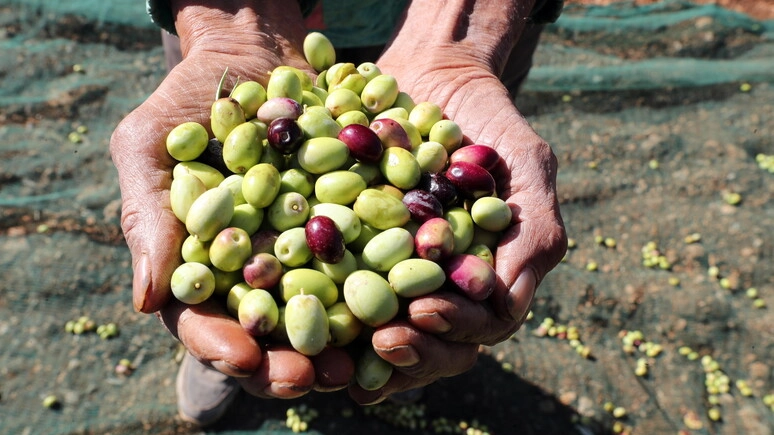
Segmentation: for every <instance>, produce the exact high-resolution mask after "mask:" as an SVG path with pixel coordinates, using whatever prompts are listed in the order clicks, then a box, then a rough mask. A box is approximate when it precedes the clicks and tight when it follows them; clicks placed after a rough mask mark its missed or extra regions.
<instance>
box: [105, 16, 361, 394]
mask: <svg viewBox="0 0 774 435" xmlns="http://www.w3.org/2000/svg"><path fill="white" fill-rule="evenodd" d="M183 3H184V2H183ZM190 3H191V5H188V6H179V7H178V11H177V19H176V26H177V31H178V34H179V35H180V38H181V45H182V50H183V54H184V60H183V61H182V62H181V63H180V64H179V65H178V66H177V67H175V68H174V69H173V70H172V71H171V72H170V73H169V75H168V76H167V77H166V79H165V80H164V81H163V82H162V83H161V85H160V86H159V87H158V89H157V90H156V91H155V92H153V94H152V95H151V96H150V97H149V98H148V99H147V100H146V101H145V102H144V103H143V104H142V105H141V106H140V107H138V108H137V109H136V110H134V111H133V112H132V113H131V114H129V115H128V116H127V117H126V118H125V119H124V120H123V121H122V122H121V123H120V125H119V126H118V127H117V128H116V130H115V132H114V134H113V137H112V138H111V144H110V149H111V155H112V158H113V162H114V164H115V166H116V168H117V169H118V175H119V184H120V188H121V195H122V200H123V210H122V221H121V225H122V228H123V230H124V235H125V237H126V241H127V244H128V246H129V249H130V251H131V254H132V266H133V269H134V282H133V302H134V307H135V309H136V310H137V311H141V312H144V313H157V315H158V316H159V318H160V319H161V321H162V323H163V324H164V325H165V327H166V328H167V329H168V330H169V331H170V332H171V333H172V334H173V335H174V336H175V337H176V338H178V339H179V340H180V341H181V342H182V343H183V345H185V347H186V348H187V349H188V351H189V352H190V353H191V354H192V355H193V356H194V357H196V358H197V359H199V360H200V361H202V362H204V363H205V364H208V365H211V366H213V367H214V368H216V369H218V370H220V371H221V372H223V373H225V374H228V375H231V376H235V377H238V378H239V380H240V382H241V383H242V385H243V387H244V388H245V390H247V391H248V392H250V393H251V394H254V395H256V396H261V397H280V398H291V397H297V396H300V395H302V394H304V393H306V392H308V391H310V390H311V389H313V388H317V389H323V390H326V389H336V388H343V387H344V386H346V384H347V382H348V381H349V378H350V376H351V367H352V361H351V360H350V359H349V357H348V356H347V355H346V354H345V353H344V352H341V351H337V350H335V349H331V350H328V351H326V352H324V353H323V354H321V355H318V356H316V357H314V358H312V359H310V358H307V357H305V356H303V355H301V354H299V353H297V352H295V351H293V350H292V349H290V348H289V347H285V346H274V347H267V346H261V345H260V344H259V343H258V342H257V341H256V340H255V339H254V338H253V337H251V336H250V335H249V334H247V333H246V332H245V330H244V329H243V328H242V327H241V325H240V324H239V322H237V321H236V320H235V319H234V318H233V317H231V316H229V315H228V314H227V313H226V312H225V308H224V307H222V306H220V304H218V303H215V302H213V301H207V302H204V303H202V304H199V305H194V306H188V305H185V304H183V303H181V302H179V301H177V300H176V299H175V298H174V297H172V296H171V290H170V287H169V282H170V278H171V275H172V272H173V271H174V270H175V268H176V267H177V266H178V265H179V264H180V263H181V261H182V260H181V258H180V248H181V244H182V242H183V240H184V239H185V237H186V236H187V232H186V230H185V227H184V225H183V224H182V223H181V222H179V221H178V219H177V218H176V217H175V215H174V214H173V213H172V211H171V209H170V205H169V188H170V184H171V182H172V175H171V174H172V168H173V166H174V165H175V163H176V161H174V160H173V159H172V158H171V157H170V156H169V155H168V153H167V151H166V146H165V141H166V135H167V133H168V132H169V131H170V130H171V129H172V128H173V127H175V126H176V125H178V124H180V123H183V122H186V121H196V122H199V123H201V124H203V125H205V126H209V113H210V105H211V103H212V101H213V100H214V95H215V89H216V87H217V84H218V82H219V80H220V77H221V76H222V74H223V71H224V69H225V68H226V67H228V68H229V77H230V78H232V79H233V78H234V77H240V78H241V80H243V81H244V80H257V81H260V82H262V83H264V84H266V80H267V78H268V73H269V72H270V71H271V70H272V69H274V67H276V66H279V65H292V66H296V67H298V68H305V69H307V70H309V66H308V65H307V64H306V61H305V60H304V57H303V54H302V52H301V50H300V47H302V41H303V38H304V36H305V34H306V30H305V29H304V27H303V24H302V21H301V14H300V11H298V10H297V5H296V2H276V3H286V5H283V6H275V5H274V3H273V2H261V4H260V5H259V6H256V8H263V10H261V11H257V10H253V9H251V8H247V7H244V8H241V9H240V8H233V9H229V8H228V7H225V6H224V7H223V8H222V9H214V8H208V7H204V6H201V5H200V4H197V3H201V2H190ZM224 3H235V2H224ZM288 5H292V7H290V6H288ZM293 7H295V9H293ZM288 8H290V9H288ZM269 35H272V36H269ZM315 370H317V373H318V375H317V376H315ZM323 373H325V374H327V375H326V376H321V374H323Z"/></svg>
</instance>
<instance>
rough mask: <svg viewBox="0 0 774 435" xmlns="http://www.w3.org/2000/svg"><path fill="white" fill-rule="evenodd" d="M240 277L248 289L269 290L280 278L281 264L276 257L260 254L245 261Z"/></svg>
mask: <svg viewBox="0 0 774 435" xmlns="http://www.w3.org/2000/svg"><path fill="white" fill-rule="evenodd" d="M242 276H243V277H244V279H245V282H246V283H247V284H248V285H249V286H250V287H252V288H260V289H264V290H270V289H271V288H273V287H274V286H275V285H277V283H279V280H280V278H281V277H282V263H281V262H280V261H279V260H278V259H277V257H275V256H273V255H271V254H268V253H265V252H260V253H258V254H255V255H253V256H251V257H250V258H248V259H247V261H246V262H245V264H244V266H242Z"/></svg>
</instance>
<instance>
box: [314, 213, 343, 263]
mask: <svg viewBox="0 0 774 435" xmlns="http://www.w3.org/2000/svg"><path fill="white" fill-rule="evenodd" d="M304 231H305V234H306V244H307V245H308V246H309V250H310V251H312V254H314V256H315V258H317V259H318V260H320V261H322V262H323V263H330V264H335V263H338V262H339V261H341V259H342V258H344V251H345V249H346V245H345V244H344V234H342V232H341V230H339V228H338V227H337V226H336V223H335V222H334V221H333V219H331V218H329V217H328V216H324V215H317V216H314V217H312V218H311V219H309V220H308V221H307V222H306V226H305V227H304Z"/></svg>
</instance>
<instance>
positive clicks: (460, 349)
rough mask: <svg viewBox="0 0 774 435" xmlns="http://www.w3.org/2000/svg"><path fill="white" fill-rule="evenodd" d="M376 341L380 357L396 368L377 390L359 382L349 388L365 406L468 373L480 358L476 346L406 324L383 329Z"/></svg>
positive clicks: (374, 342) (352, 396) (375, 334)
mask: <svg viewBox="0 0 774 435" xmlns="http://www.w3.org/2000/svg"><path fill="white" fill-rule="evenodd" d="M372 342H373V346H374V349H376V352H377V353H378V354H379V356H380V357H382V358H383V359H385V360H386V361H388V362H390V363H391V364H393V365H394V366H395V369H394V370H393V372H392V375H391V376H390V379H389V380H388V381H387V383H386V384H385V385H384V386H382V387H381V388H378V389H376V390H366V389H364V388H362V387H361V386H359V385H358V384H357V382H353V383H352V384H351V385H350V386H349V390H348V392H349V395H350V397H351V398H352V399H353V400H355V401H356V402H357V403H359V404H361V405H370V404H375V403H379V402H381V401H382V400H384V399H386V398H387V397H388V396H390V395H392V394H395V393H398V392H403V391H407V390H410V389H413V388H419V387H423V386H425V385H429V384H431V383H433V382H435V381H436V380H438V379H439V378H442V377H450V376H456V375H458V374H461V373H464V372H466V371H468V370H470V369H471V368H472V367H473V365H474V364H475V362H476V359H477V358H478V345H476V344H464V343H453V342H444V341H443V340H440V339H438V338H436V337H434V336H432V335H428V334H423V333H421V332H419V331H417V330H416V329H414V328H412V327H411V326H410V325H408V324H406V323H398V324H395V325H390V326H385V327H382V328H379V329H378V330H377V331H376V332H375V333H374V336H373V339H372Z"/></svg>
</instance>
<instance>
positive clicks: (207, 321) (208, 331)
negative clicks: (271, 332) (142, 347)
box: [159, 299, 262, 377]
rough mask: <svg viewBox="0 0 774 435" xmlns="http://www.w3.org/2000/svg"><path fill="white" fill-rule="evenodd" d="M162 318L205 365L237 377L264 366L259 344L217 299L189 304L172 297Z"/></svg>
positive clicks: (165, 307) (169, 328)
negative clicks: (226, 311) (227, 312)
mask: <svg viewBox="0 0 774 435" xmlns="http://www.w3.org/2000/svg"><path fill="white" fill-rule="evenodd" d="M159 317H160V318H161V321H162V322H163V323H164V325H165V326H166V327H167V329H168V330H169V332H170V333H172V335H174V336H175V337H177V339H178V340H180V342H181V343H183V345H184V346H185V347H186V349H188V351H189V352H190V353H191V355H193V356H194V357H195V358H196V359H198V360H199V361H201V362H203V363H204V364H207V365H210V366H212V367H214V368H216V369H217V370H219V371H221V372H223V373H225V374H227V375H229V376H234V377H245V376H248V375H250V374H252V373H254V372H256V371H257V370H258V368H259V367H261V360H262V352H261V348H260V347H259V345H258V343H257V342H256V341H255V339H254V338H253V337H252V336H250V335H249V334H248V333H247V332H246V331H245V329H244V328H243V327H242V325H240V324H239V322H238V321H236V320H235V319H234V318H233V317H231V316H229V315H228V314H226V313H225V311H224V310H223V308H222V307H221V306H220V304H219V303H218V302H216V301H214V300H207V301H205V302H202V303H201V304H198V305H186V304H184V303H182V302H180V301H178V300H176V299H172V300H170V302H169V304H167V305H166V306H164V308H163V309H162V310H161V311H160V312H159Z"/></svg>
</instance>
